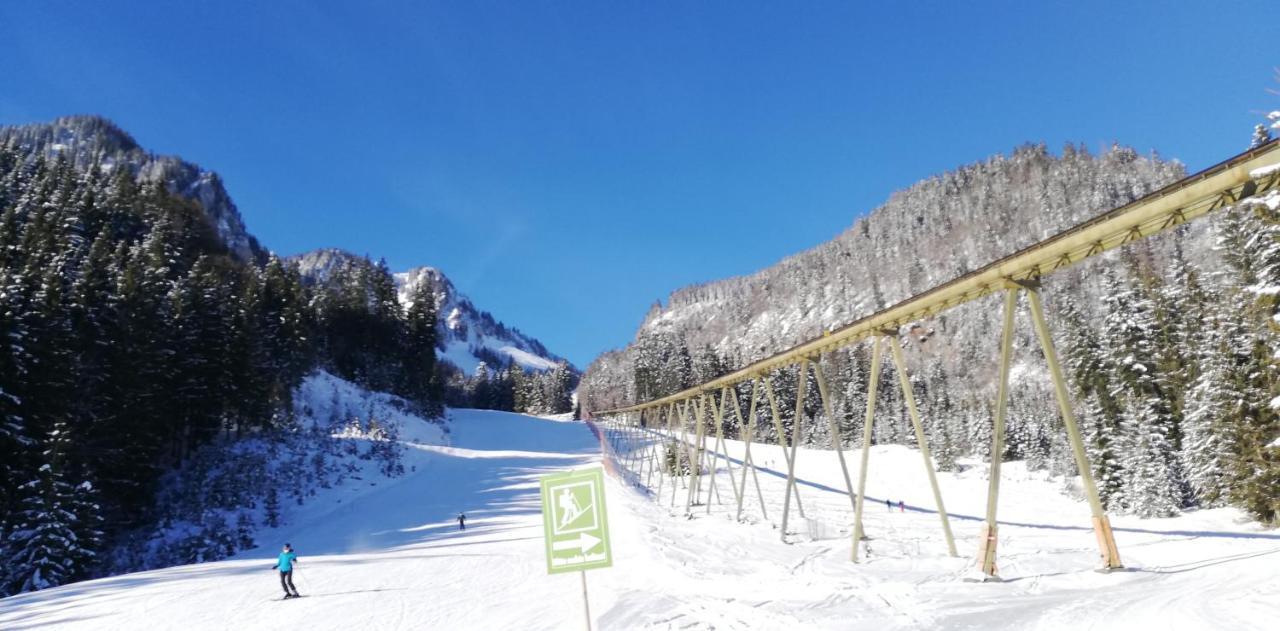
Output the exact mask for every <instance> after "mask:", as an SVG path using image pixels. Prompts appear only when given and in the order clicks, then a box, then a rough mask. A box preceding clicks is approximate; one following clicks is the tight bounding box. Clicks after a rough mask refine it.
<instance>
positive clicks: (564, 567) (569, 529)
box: [541, 469, 613, 574]
mask: <svg viewBox="0 0 1280 631" xmlns="http://www.w3.org/2000/svg"><path fill="white" fill-rule="evenodd" d="M541 482H542V516H543V525H544V530H545V533H544V534H545V537H546V546H547V571H548V572H549V573H552V574H555V573H558V572H568V571H576V570H590V569H595V568H601V567H608V566H610V565H612V564H613V558H612V554H611V551H610V549H609V534H608V529H607V522H606V518H605V510H604V476H603V474H602V472H601V470H600V469H586V470H581V471H570V472H568V473H559V474H554V475H549V476H546V477H544V478H542V481H541Z"/></svg>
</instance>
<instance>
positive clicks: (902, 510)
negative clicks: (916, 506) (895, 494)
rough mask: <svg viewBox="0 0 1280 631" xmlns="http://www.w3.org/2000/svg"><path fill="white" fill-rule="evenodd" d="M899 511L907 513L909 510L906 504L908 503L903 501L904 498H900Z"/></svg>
mask: <svg viewBox="0 0 1280 631" xmlns="http://www.w3.org/2000/svg"><path fill="white" fill-rule="evenodd" d="M898 512H899V513H905V512H907V505H906V504H903V503H902V500H898Z"/></svg>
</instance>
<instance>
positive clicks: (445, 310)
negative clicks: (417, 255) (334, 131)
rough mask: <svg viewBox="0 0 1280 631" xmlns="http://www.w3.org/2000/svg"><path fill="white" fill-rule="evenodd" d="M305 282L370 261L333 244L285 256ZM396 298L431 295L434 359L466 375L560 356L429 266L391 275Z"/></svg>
mask: <svg viewBox="0 0 1280 631" xmlns="http://www.w3.org/2000/svg"><path fill="white" fill-rule="evenodd" d="M289 261H290V262H292V263H294V264H296V265H297V266H298V270H299V271H300V272H301V273H302V277H303V279H304V280H305V281H307V282H308V283H311V284H323V283H325V282H327V281H328V280H329V278H330V277H331V276H332V274H333V272H334V270H335V269H337V268H339V267H340V266H350V265H369V264H370V262H369V261H367V260H366V259H364V258H363V257H359V256H356V255H354V254H351V253H350V252H345V251H343V250H338V249H334V248H323V249H319V250H313V251H311V252H307V253H304V254H299V255H297V256H292V257H289ZM394 278H395V282H396V287H397V296H398V297H399V299H400V302H401V303H402V304H403V305H404V306H405V308H408V307H410V306H411V305H412V304H413V294H414V291H415V290H417V289H418V287H419V286H421V285H423V284H424V283H425V284H426V285H427V286H428V287H430V289H431V291H432V293H433V295H434V296H435V312H436V314H437V319H436V331H437V338H436V344H437V346H436V348H437V349H438V350H439V354H438V357H439V359H441V360H443V361H447V362H449V363H450V364H452V365H453V366H454V367H456V368H457V369H459V370H461V371H462V372H463V373H465V374H467V375H474V374H475V371H476V368H477V367H478V366H479V364H480V362H485V363H486V364H488V365H489V366H490V367H491V368H502V367H504V366H507V365H509V364H512V363H515V364H516V365H519V366H521V367H523V368H524V369H526V370H533V371H545V370H551V369H553V368H555V367H556V365H557V364H560V363H561V362H564V361H565V360H564V359H563V358H561V357H559V356H557V355H555V354H553V353H552V352H550V351H548V350H547V348H546V347H545V346H543V344H542V342H540V341H538V340H537V339H535V338H533V337H530V336H528V335H526V334H524V333H522V332H521V331H520V330H519V329H517V328H515V327H511V326H508V325H506V324H505V323H503V322H501V321H499V320H497V319H496V318H494V317H493V315H491V314H490V313H489V312H488V311H484V310H481V309H479V308H477V307H476V306H475V304H474V303H473V302H471V299H470V298H468V297H467V296H466V295H465V294H463V293H462V292H460V291H458V289H457V288H456V287H455V286H454V284H453V281H451V280H449V277H447V276H445V275H444V273H443V272H441V271H440V270H438V269H435V268H433V267H415V268H413V269H411V270H408V271H406V272H399V273H395V274H394Z"/></svg>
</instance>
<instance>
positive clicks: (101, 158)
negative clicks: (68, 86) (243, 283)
mask: <svg viewBox="0 0 1280 631" xmlns="http://www.w3.org/2000/svg"><path fill="white" fill-rule="evenodd" d="M10 144H12V145H15V146H17V147H19V148H22V149H23V150H24V151H25V152H29V153H31V154H32V155H44V156H46V157H48V158H57V157H64V158H66V159H68V160H70V161H71V163H72V165H74V166H75V167H76V168H77V169H79V170H88V169H90V168H92V167H93V166H94V165H95V164H96V165H98V167H99V168H101V169H102V170H103V171H104V172H107V173H110V172H111V171H112V170H113V169H116V168H120V167H124V168H127V169H129V170H130V171H131V172H133V173H136V174H140V175H141V176H142V179H143V180H145V181H151V182H163V183H164V184H165V187H166V188H167V189H168V190H169V192H171V193H174V194H177V195H180V196H182V197H184V198H186V199H189V200H192V201H195V202H197V203H199V204H200V207H201V208H203V209H204V212H205V215H206V216H208V218H209V223H210V225H212V226H213V227H214V228H215V229H216V230H217V233H218V237H219V238H220V239H221V240H222V242H223V244H224V245H226V247H227V249H228V250H230V251H231V252H232V253H233V254H235V256H236V257H238V258H239V259H240V260H243V261H248V260H255V259H261V258H262V257H263V256H265V254H266V253H265V251H264V250H263V248H262V246H261V245H260V244H259V243H258V240H257V239H256V238H254V236H253V235H251V234H249V232H248V230H247V229H246V228H245V225H244V220H243V219H242V218H241V216H240V210H239V209H238V208H236V205H235V202H233V201H232V200H231V195H230V194H228V193H227V190H226V188H225V187H224V186H223V184H222V178H220V177H219V176H218V174H217V173H215V172H213V171H209V170H207V169H204V168H201V167H200V166H199V165H196V164H193V163H191V162H187V161H185V160H183V159H181V158H179V157H176V156H159V155H155V154H153V153H150V152H148V151H146V150H144V149H143V148H142V147H141V146H139V145H138V143H137V141H136V140H134V139H133V137H132V136H130V135H129V134H128V133H126V132H125V131H124V130H122V129H120V128H119V127H117V126H116V125H115V124H114V123H112V122H111V121H109V120H107V119H105V118H102V117H100V116H63V117H61V118H58V119H55V120H54V121H53V122H51V123H36V124H30V125H15V126H0V146H3V145H10Z"/></svg>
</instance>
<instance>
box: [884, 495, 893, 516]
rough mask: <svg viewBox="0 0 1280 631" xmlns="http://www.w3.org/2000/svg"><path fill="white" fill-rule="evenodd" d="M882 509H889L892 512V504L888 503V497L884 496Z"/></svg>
mask: <svg viewBox="0 0 1280 631" xmlns="http://www.w3.org/2000/svg"><path fill="white" fill-rule="evenodd" d="M884 509H885V510H887V511H889V512H890V513H892V512H893V504H890V503H889V498H887V497H886V498H884Z"/></svg>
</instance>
